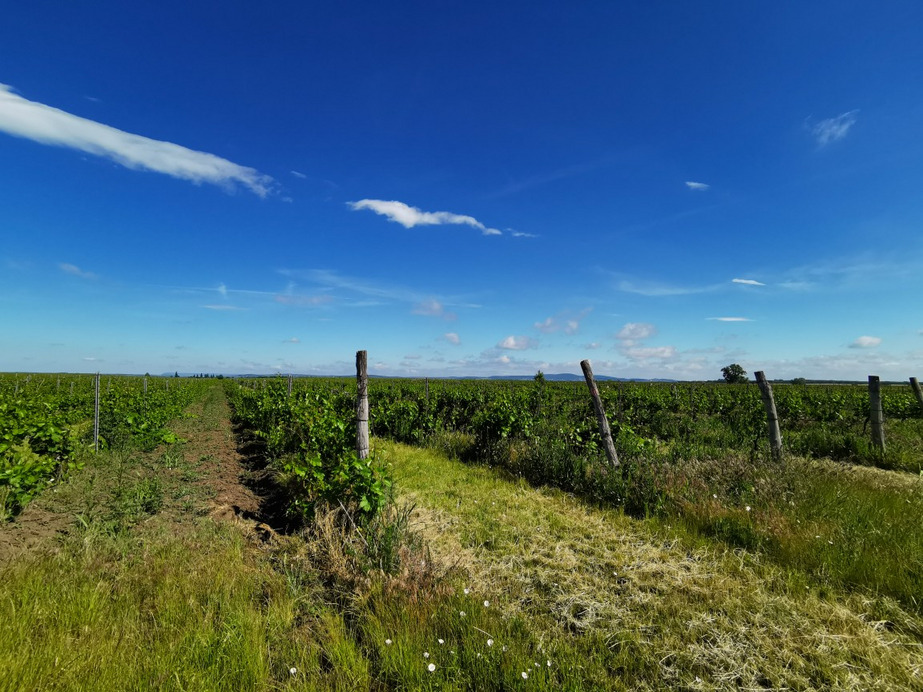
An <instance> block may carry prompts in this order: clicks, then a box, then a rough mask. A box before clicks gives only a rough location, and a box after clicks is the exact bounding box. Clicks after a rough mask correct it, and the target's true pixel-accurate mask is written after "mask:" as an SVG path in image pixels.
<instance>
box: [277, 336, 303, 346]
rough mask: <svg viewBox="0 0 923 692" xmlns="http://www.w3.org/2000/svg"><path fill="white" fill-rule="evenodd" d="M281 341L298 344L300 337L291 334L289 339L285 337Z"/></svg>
mask: <svg viewBox="0 0 923 692" xmlns="http://www.w3.org/2000/svg"><path fill="white" fill-rule="evenodd" d="M282 343H283V344H300V343H301V339H299V338H298V337H297V336H293V337H292V338H291V339H286V340H285V341H283V342H282Z"/></svg>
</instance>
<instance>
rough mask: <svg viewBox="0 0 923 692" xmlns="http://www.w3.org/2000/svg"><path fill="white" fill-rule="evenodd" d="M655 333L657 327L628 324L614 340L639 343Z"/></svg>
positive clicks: (643, 323) (638, 323) (645, 324)
mask: <svg viewBox="0 0 923 692" xmlns="http://www.w3.org/2000/svg"><path fill="white" fill-rule="evenodd" d="M656 333H657V327H655V326H654V325H652V324H649V323H647V322H628V323H626V324H625V326H624V327H622V328H621V329H620V330H619V333H618V334H616V335H615V338H616V339H621V340H622V341H630V342H634V341H640V340H641V339H647V338H648V337H651V336H654V335H655V334H656Z"/></svg>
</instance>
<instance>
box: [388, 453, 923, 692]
mask: <svg viewBox="0 0 923 692" xmlns="http://www.w3.org/2000/svg"><path fill="white" fill-rule="evenodd" d="M380 446H381V448H382V449H383V451H384V453H385V454H387V455H388V459H389V460H390V461H391V462H392V463H393V465H394V468H395V473H396V478H397V484H398V487H399V488H401V489H402V499H403V500H404V501H407V502H412V503H414V504H416V506H417V509H416V512H415V526H416V528H417V529H418V530H420V531H421V532H422V533H423V534H424V535H425V537H426V538H427V540H428V542H429V545H430V550H431V551H432V553H433V555H434V557H435V558H436V559H438V560H440V561H442V562H444V563H445V564H454V565H457V566H459V567H460V568H462V569H464V570H465V571H466V572H467V574H468V575H469V581H470V584H471V587H472V589H476V590H477V592H479V593H483V594H490V598H492V599H493V600H494V601H495V602H496V603H497V605H498V607H501V608H502V609H503V610H504V612H505V614H506V615H507V616H509V617H525V618H526V620H527V621H529V622H530V623H532V627H533V628H534V629H535V631H544V632H545V635H544V636H545V637H546V638H547V639H549V640H555V639H557V640H561V641H567V639H568V638H569V639H570V640H573V641H579V640H581V639H584V640H592V641H595V642H601V643H603V644H604V645H601V646H595V647H590V648H589V649H588V650H587V651H588V655H589V656H593V657H598V659H599V660H595V661H587V669H588V670H589V669H590V668H594V667H595V668H602V669H605V670H608V671H609V672H610V674H611V675H612V676H613V677H611V678H610V679H609V682H608V683H605V684H606V686H610V687H612V688H616V689H618V688H630V689H663V688H664V687H670V688H676V689H714V688H720V689H724V688H743V689H841V690H849V689H852V690H869V689H890V690H893V689H923V672H921V671H923V651H921V648H920V647H921V642H920V640H918V639H917V638H915V637H913V636H911V634H909V633H911V632H914V631H917V632H919V631H921V630H920V624H921V623H920V622H919V620H918V617H917V616H915V615H914V614H912V613H908V612H905V611H904V610H902V609H901V608H900V607H899V606H898V605H897V604H896V603H895V602H893V601H890V600H889V599H886V598H870V597H861V596H858V595H849V594H846V593H838V592H834V591H831V589H829V588H819V587H817V586H815V585H813V584H812V582H811V581H810V580H809V579H808V578H807V577H805V576H804V574H803V573H800V572H797V571H792V572H787V571H785V570H783V569H781V568H779V567H777V566H775V565H773V564H768V563H766V562H764V561H762V560H761V559H760V556H759V555H757V554H754V553H750V552H747V551H743V550H732V549H730V548H727V547H725V546H724V545H723V544H720V543H709V542H705V541H702V540H701V539H696V538H694V537H692V536H689V535H687V534H683V533H682V530H681V528H680V527H678V526H677V527H675V528H672V529H671V528H670V527H668V526H665V525H664V524H662V523H655V522H651V521H643V520H636V519H632V518H630V517H626V516H625V515H624V514H622V513H620V512H614V511H601V510H599V509H596V508H591V507H588V506H587V505H586V504H585V503H583V502H581V501H579V500H577V499H575V498H573V497H571V496H568V495H566V494H564V493H561V492H559V491H555V490H546V489H534V488H531V487H529V486H528V485H526V484H525V483H523V482H521V481H516V480H511V479H508V478H503V477H501V475H499V474H498V473H496V472H494V471H491V470H489V469H483V468H473V467H471V466H466V465H463V464H460V463H457V462H453V461H449V460H447V459H445V458H440V457H439V456H438V455H437V454H435V453H434V452H432V451H431V450H430V451H428V450H417V449H412V448H409V447H404V446H401V445H397V444H390V443H388V444H384V443H383V444H381V445H380ZM588 688H589V686H588Z"/></svg>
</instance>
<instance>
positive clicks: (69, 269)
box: [58, 262, 96, 279]
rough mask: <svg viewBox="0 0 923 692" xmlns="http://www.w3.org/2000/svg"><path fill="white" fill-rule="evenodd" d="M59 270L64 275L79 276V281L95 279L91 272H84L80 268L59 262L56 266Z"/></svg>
mask: <svg viewBox="0 0 923 692" xmlns="http://www.w3.org/2000/svg"><path fill="white" fill-rule="evenodd" d="M58 269H60V270H61V271H62V272H64V273H65V274H70V275H71V276H79V277H80V278H81V279H95V278H96V274H94V273H93V272H85V271H83V270H82V269H81V268H80V267H78V266H76V265H74V264H68V263H67V262H61V263H60V264H59V265H58Z"/></svg>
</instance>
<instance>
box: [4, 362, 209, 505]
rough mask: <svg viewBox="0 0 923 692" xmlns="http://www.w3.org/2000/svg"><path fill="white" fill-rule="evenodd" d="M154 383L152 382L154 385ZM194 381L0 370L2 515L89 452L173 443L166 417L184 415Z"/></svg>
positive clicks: (24, 501) (63, 474) (53, 479)
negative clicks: (98, 387)
mask: <svg viewBox="0 0 923 692" xmlns="http://www.w3.org/2000/svg"><path fill="white" fill-rule="evenodd" d="M155 382H156V384H155ZM197 388H198V389H200V385H198V384H197V383H195V382H194V381H190V380H182V381H177V382H174V383H173V386H172V390H171V387H170V380H164V379H159V380H156V381H155V380H151V382H150V384H149V383H148V379H147V378H140V377H115V378H113V377H105V378H103V379H102V387H101V391H100V392H99V400H98V411H99V415H98V418H97V417H96V415H95V412H96V410H97V395H96V377H95V376H89V375H82V376H81V375H64V376H59V375H53V376H47V375H6V376H3V377H0V519H2V518H4V517H6V516H9V515H12V514H15V513H17V512H18V511H19V510H21V509H22V507H23V506H24V505H25V504H26V503H28V501H29V499H30V498H31V497H32V496H33V495H35V494H36V493H37V492H39V491H40V490H41V489H42V488H44V487H46V486H48V485H50V484H53V483H54V482H56V481H59V480H61V479H62V478H63V477H64V476H65V475H66V474H67V473H68V472H70V471H73V470H75V469H77V468H79V467H80V466H81V465H82V464H83V462H84V460H85V458H86V454H87V452H88V451H89V450H90V449H91V448H93V449H96V448H98V447H99V446H100V444H101V445H102V446H103V448H106V447H113V446H124V445H126V444H131V445H134V446H138V447H140V448H143V449H151V448H153V447H155V446H156V445H158V444H161V443H170V442H176V437H175V436H174V435H173V434H172V433H171V432H170V431H168V430H167V429H166V427H165V426H166V424H167V423H168V422H169V421H171V420H173V419H174V418H176V417H177V416H179V415H181V414H182V411H183V409H185V408H186V407H187V406H188V405H189V404H190V403H191V401H192V400H193V398H194V397H195V395H196V391H197Z"/></svg>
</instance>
